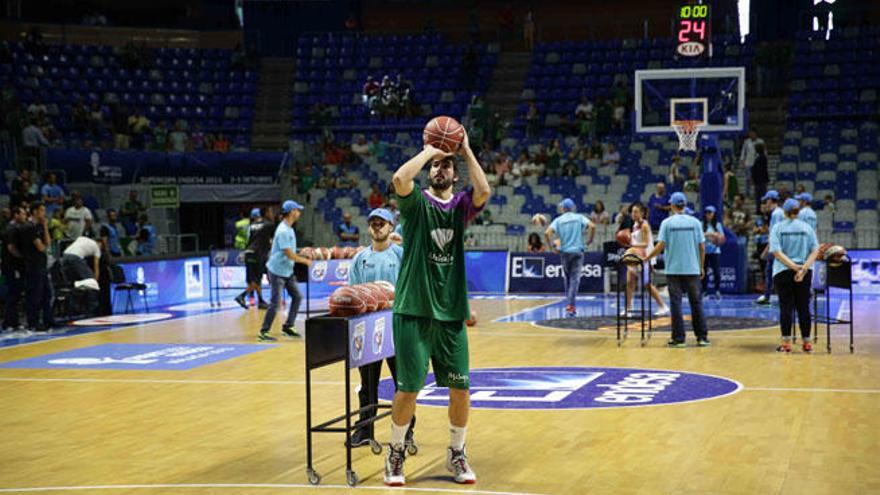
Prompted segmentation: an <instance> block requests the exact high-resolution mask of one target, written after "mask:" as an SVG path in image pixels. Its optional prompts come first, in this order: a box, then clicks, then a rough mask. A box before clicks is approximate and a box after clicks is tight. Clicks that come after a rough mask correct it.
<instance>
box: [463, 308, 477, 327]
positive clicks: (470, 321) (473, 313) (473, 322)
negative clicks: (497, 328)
mask: <svg viewBox="0 0 880 495" xmlns="http://www.w3.org/2000/svg"><path fill="white" fill-rule="evenodd" d="M464 324H465V325H467V326H469V327H473V326H476V325H477V312H476V311H474V310H471V317H470V319H467V320H465V321H464Z"/></svg>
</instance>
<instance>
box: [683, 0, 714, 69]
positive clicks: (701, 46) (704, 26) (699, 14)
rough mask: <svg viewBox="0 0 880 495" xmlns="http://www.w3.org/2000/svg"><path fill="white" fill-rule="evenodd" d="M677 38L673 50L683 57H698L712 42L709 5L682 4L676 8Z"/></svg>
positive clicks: (707, 49)
mask: <svg viewBox="0 0 880 495" xmlns="http://www.w3.org/2000/svg"><path fill="white" fill-rule="evenodd" d="M676 31H677V33H678V39H677V41H676V45H675V51H676V52H677V53H678V54H679V55H681V56H684V57H699V56H700V55H703V54H704V53H707V52H708V51H709V44H710V43H711V42H712V12H711V10H710V8H709V5H683V6H681V7H679V9H678V24H677V30H676Z"/></svg>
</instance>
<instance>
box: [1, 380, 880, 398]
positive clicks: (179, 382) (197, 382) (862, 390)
mask: <svg viewBox="0 0 880 495" xmlns="http://www.w3.org/2000/svg"><path fill="white" fill-rule="evenodd" d="M0 382H62V383H148V384H163V383H167V384H172V385H305V383H306V382H305V380H146V379H137V378H30V377H21V378H19V377H0ZM312 384H313V385H345V382H343V381H338V382H336V381H318V380H313V381H312ZM352 385H353V386H354V385H356V383H354V382H352ZM741 390H745V391H752V392H805V393H814V392H815V393H841V394H880V389H878V388H798V387H742V389H741Z"/></svg>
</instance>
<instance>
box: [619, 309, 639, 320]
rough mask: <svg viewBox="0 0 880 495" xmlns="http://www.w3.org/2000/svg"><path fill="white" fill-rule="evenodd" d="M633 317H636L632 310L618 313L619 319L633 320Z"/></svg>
mask: <svg viewBox="0 0 880 495" xmlns="http://www.w3.org/2000/svg"><path fill="white" fill-rule="evenodd" d="M635 316H636V314H635V313H633V311H632V310H629V311H627V310H623V311H621V312H620V317H621V318H635Z"/></svg>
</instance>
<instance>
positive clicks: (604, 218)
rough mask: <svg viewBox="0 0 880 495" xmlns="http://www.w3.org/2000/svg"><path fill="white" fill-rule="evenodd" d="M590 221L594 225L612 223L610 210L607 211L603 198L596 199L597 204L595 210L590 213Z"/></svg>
mask: <svg viewBox="0 0 880 495" xmlns="http://www.w3.org/2000/svg"><path fill="white" fill-rule="evenodd" d="M590 221H591V222H593V224H594V225H609V224H610V223H611V219H610V218H609V217H608V212H607V211H605V203H603V202H602V200H598V201H596V204H595V206H593V212H592V213H590Z"/></svg>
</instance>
